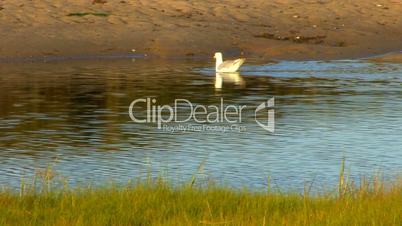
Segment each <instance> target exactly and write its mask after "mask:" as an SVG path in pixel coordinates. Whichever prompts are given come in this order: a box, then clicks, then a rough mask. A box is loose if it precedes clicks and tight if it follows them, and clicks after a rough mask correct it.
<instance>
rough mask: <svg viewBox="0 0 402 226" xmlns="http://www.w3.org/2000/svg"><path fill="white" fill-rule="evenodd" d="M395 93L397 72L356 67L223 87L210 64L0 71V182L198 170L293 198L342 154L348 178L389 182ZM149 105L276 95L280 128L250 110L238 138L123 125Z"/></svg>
mask: <svg viewBox="0 0 402 226" xmlns="http://www.w3.org/2000/svg"><path fill="white" fill-rule="evenodd" d="M401 84H402V65H398V64H376V63H368V62H360V61H335V62H312V61H310V62H281V63H278V64H268V65H263V66H255V65H248V66H245V67H244V68H243V71H242V72H241V75H240V76H236V75H228V76H223V77H222V76H221V77H218V78H217V77H216V76H215V74H214V72H213V71H212V70H211V63H209V62H193V61H190V62H186V61H169V62H154V61H149V60H141V59H137V60H136V61H131V60H110V61H106V60H104V61H95V62H92V61H69V62H51V63H13V64H0V185H4V186H12V187H18V186H19V184H20V180H21V177H30V176H32V175H33V174H34V171H35V169H41V168H44V167H46V166H48V165H53V166H54V169H55V170H56V172H58V173H59V174H61V175H63V176H66V177H67V179H68V181H69V183H71V184H72V185H74V184H77V183H87V182H91V183H95V184H101V183H104V182H105V181H109V180H113V181H116V182H126V181H127V180H129V179H133V178H139V177H144V176H146V175H147V172H152V173H153V175H154V176H156V175H158V174H163V175H167V176H168V177H169V178H173V180H174V181H176V180H177V181H180V180H187V179H188V178H190V177H191V176H192V175H193V174H195V173H197V172H198V176H199V178H202V179H203V180H205V179H212V180H215V181H217V182H219V183H223V184H226V185H230V186H233V187H243V186H247V187H251V188H257V189H260V188H265V187H266V186H267V177H268V176H269V177H271V178H272V179H271V181H272V183H273V184H274V185H275V186H278V187H280V188H283V189H292V190H294V189H302V188H303V186H304V183H305V182H311V181H314V184H316V186H331V185H334V184H336V181H337V176H338V172H339V168H340V164H341V160H342V158H343V157H345V158H346V160H347V165H348V167H349V168H350V170H351V175H352V177H355V178H357V177H359V176H361V175H372V174H373V173H375V172H377V171H380V172H382V173H383V174H384V175H385V177H388V178H391V177H393V176H395V175H398V174H400V173H401V172H402V113H401V112H402V101H401V100H402V85H401ZM216 87H218V88H216ZM146 97H151V98H156V99H157V104H169V105H172V104H173V103H174V100H175V99H176V98H185V99H188V100H190V101H191V102H192V103H195V104H203V105H219V104H220V101H221V98H223V99H224V102H225V105H226V104H235V105H247V106H257V105H259V104H260V103H262V102H263V101H266V100H268V99H269V98H271V97H275V111H276V112H275V117H276V118H275V119H276V131H275V133H270V132H268V131H265V130H263V129H262V128H260V127H259V126H258V125H257V124H256V123H255V121H254V115H253V112H251V111H250V112H246V113H245V115H244V117H245V119H244V122H243V123H242V124H241V125H242V126H244V127H246V130H245V131H242V132H238V131H227V132H225V133H222V132H219V131H202V132H198V131H187V132H175V133H169V132H167V131H163V130H158V129H157V128H156V125H155V124H153V123H147V124H139V123H134V122H132V121H131V120H130V117H129V115H128V107H129V105H130V103H131V102H132V101H133V100H135V99H137V98H146ZM183 108H185V107H183ZM137 110H140V111H141V112H144V111H145V110H146V109H137ZM181 110H186V109H181ZM187 124H197V123H195V122H189V123H187ZM219 125H225V123H221V124H219ZM200 164H201V165H202V166H203V167H202V168H203V169H202V170H198V168H199V166H200ZM272 183H271V184H272Z"/></svg>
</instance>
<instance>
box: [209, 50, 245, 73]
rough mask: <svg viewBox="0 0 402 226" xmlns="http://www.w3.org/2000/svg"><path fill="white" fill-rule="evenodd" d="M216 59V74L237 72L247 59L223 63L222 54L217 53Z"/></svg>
mask: <svg viewBox="0 0 402 226" xmlns="http://www.w3.org/2000/svg"><path fill="white" fill-rule="evenodd" d="M214 58H215V59H216V65H215V70H216V72H223V73H228V72H229V73H230V72H236V71H238V70H239V68H240V66H241V65H242V64H243V63H244V61H245V60H246V59H243V58H242V59H237V60H226V61H223V59H222V53H219V52H217V53H215V56H214Z"/></svg>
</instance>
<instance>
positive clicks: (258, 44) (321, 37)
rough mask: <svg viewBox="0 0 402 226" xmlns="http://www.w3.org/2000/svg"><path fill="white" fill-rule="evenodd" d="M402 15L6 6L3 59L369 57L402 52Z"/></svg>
mask: <svg viewBox="0 0 402 226" xmlns="http://www.w3.org/2000/svg"><path fill="white" fill-rule="evenodd" d="M401 13H402V2H401V1H397V0H382V1H376V2H372V1H363V0H356V1H352V0H337V1H334V0H319V1H313V0H301V1H295V0H272V1H266V0H249V1H240V0H222V1H218V0H203V1H197V0H122V1H111V0H102V1H99V0H97V1H79V0H71V1H61V0H54V1H50V0H40V1H39V0H31V1H26V0H24V1H23V0H1V1H0V32H1V37H2V38H1V40H0V57H15V56H43V55H90V54H111V53H131V51H132V50H133V49H135V51H136V52H137V53H145V54H148V55H153V56H158V57H172V56H187V57H190V56H209V55H210V54H211V53H213V52H214V51H216V50H220V51H224V52H227V53H229V54H240V53H242V52H243V53H244V54H246V55H254V56H260V57H263V58H276V59H336V58H356V57H366V56H370V55H376V54H383V53H386V52H391V51H399V50H402V41H401V40H402V17H401V16H400V15H401Z"/></svg>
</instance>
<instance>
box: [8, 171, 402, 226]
mask: <svg viewBox="0 0 402 226" xmlns="http://www.w3.org/2000/svg"><path fill="white" fill-rule="evenodd" d="M343 169H344V167H343V166H342V169H341V175H340V177H339V178H340V179H339V181H340V182H339V186H338V188H334V190H335V191H336V192H334V193H328V192H323V193H322V194H317V195H310V194H309V192H308V190H309V189H306V192H304V194H297V193H280V192H275V191H271V190H270V189H267V191H263V192H262V191H261V192H252V191H248V190H234V189H231V188H227V187H219V186H215V185H205V186H202V187H200V186H195V184H197V183H194V182H195V181H194V180H195V179H194V178H192V179H191V181H190V182H189V183H187V184H183V185H182V186H179V187H178V186H171V185H170V184H169V183H168V182H166V181H163V180H162V179H156V180H151V179H148V180H146V181H142V182H138V183H128V184H127V185H125V186H117V185H109V186H106V187H102V188H99V187H97V188H95V187H75V188H68V186H67V185H65V186H63V185H62V186H59V187H58V188H54V186H53V182H54V180H55V178H54V174H53V173H52V171H51V170H46V171H44V172H43V173H41V174H40V175H39V177H40V179H35V184H36V186H33V185H30V186H27V185H25V183H21V190H20V191H19V192H15V191H11V190H3V191H1V192H0V225H69V226H70V225H402V185H401V183H400V180H399V182H398V180H396V182H394V183H391V184H387V185H385V184H384V183H383V182H381V181H380V180H378V177H373V178H372V179H370V180H365V179H362V180H361V182H360V183H359V184H360V185H359V186H357V185H355V183H354V182H352V181H348V179H347V176H345V173H344V170H343Z"/></svg>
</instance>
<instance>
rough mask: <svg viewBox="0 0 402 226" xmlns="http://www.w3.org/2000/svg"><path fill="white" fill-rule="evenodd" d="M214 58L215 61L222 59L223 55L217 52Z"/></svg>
mask: <svg viewBox="0 0 402 226" xmlns="http://www.w3.org/2000/svg"><path fill="white" fill-rule="evenodd" d="M214 58H215V59H220V58H222V53H220V52H216V53H215V56H214Z"/></svg>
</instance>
